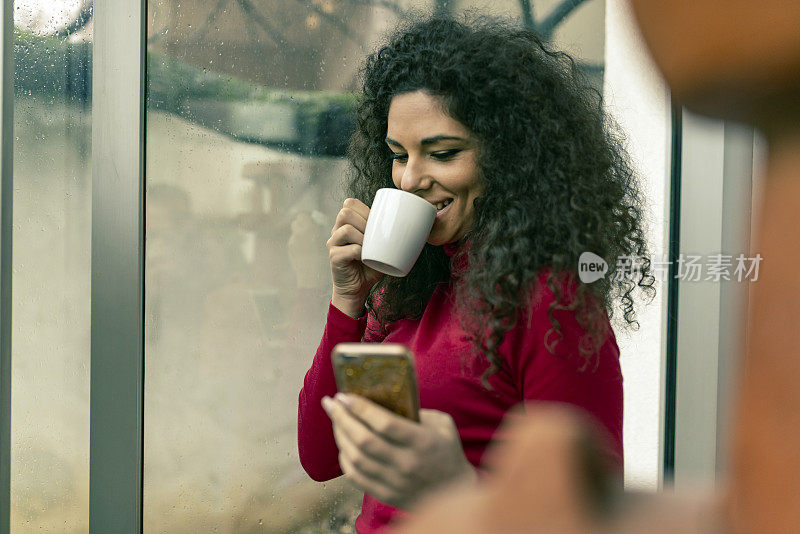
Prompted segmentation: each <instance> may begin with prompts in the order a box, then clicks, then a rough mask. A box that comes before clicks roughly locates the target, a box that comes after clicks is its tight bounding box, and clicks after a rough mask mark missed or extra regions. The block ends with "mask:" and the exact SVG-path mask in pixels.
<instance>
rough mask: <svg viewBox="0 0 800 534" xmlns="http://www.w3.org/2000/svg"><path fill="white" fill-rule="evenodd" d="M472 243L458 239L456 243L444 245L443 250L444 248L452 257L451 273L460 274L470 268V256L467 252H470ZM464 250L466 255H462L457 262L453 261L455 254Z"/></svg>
mask: <svg viewBox="0 0 800 534" xmlns="http://www.w3.org/2000/svg"><path fill="white" fill-rule="evenodd" d="M470 245H471V242H470V241H467V242H461V241H457V242H455V243H445V244H444V245H442V250H444V253H445V254H447V256H448V257H449V258H450V264H451V265H450V267H451V274H452V275H453V276H460V275H462V274H464V272H465V271H466V270H467V269H468V268H469V257H468V255H467V253H468V252H469V248H470ZM462 251H463V252H464V255H463V256H461V258H460V259H459V261H458V262H457V263H453V256H455V255H456V254H457V253H459V252H462Z"/></svg>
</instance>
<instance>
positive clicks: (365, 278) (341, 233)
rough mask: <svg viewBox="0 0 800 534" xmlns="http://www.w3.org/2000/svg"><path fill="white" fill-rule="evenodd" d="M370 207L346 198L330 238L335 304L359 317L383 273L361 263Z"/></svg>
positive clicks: (345, 311) (329, 252)
mask: <svg viewBox="0 0 800 534" xmlns="http://www.w3.org/2000/svg"><path fill="white" fill-rule="evenodd" d="M367 217H369V207H368V206H367V205H366V204H364V203H363V202H361V201H360V200H358V199H356V198H348V199H346V200H345V201H344V203H343V205H342V209H341V210H339V214H338V215H337V216H336V222H335V223H334V225H333V229H332V230H331V237H330V239H328V241H327V243H326V246H327V247H328V256H329V258H330V263H331V275H332V278H333V298H332V299H331V300H332V301H333V305H334V306H336V307H337V308H339V309H340V310H341V311H343V312H344V313H346V314H348V315H350V316H351V317H359V316H360V315H361V311H362V310H363V308H364V303H365V302H366V300H367V295H368V294H369V291H370V289H372V286H374V285H375V284H376V283H377V282H378V281H379V280H380V279H381V278H383V276H384V275H383V273H380V272H378V271H376V270H375V269H372V268H370V267H367V266H366V265H364V264H363V263H361V246H362V245H363V243H364V231H365V230H366V228H367Z"/></svg>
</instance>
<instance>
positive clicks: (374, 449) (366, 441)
mask: <svg viewBox="0 0 800 534" xmlns="http://www.w3.org/2000/svg"><path fill="white" fill-rule="evenodd" d="M322 403H323V404H322V405H323V408H325V412H326V413H327V414H328V417H330V418H331V421H332V422H333V426H334V428H335V429H337V431H338V432H339V433H340V435H341V434H344V435H346V436H347V438H348V439H349V440H350V442H352V443H353V445H354V446H355V447H356V448H357V449H358V450H359V451H361V452H362V453H364V454H366V455H368V456H370V457H371V458H372V459H374V460H375V461H377V462H382V463H391V462H392V461H394V458H395V456H396V454H395V450H394V449H395V445H394V444H392V443H390V442H388V441H386V439H384V438H383V437H382V436H380V435H378V434H376V433H375V432H374V431H373V430H372V429H371V428H369V427H368V426H366V425H365V424H364V423H363V422H361V421H360V420H359V419H357V418H356V417H355V416H354V415H353V414H352V413H350V412H349V411H348V410H347V409H346V408H345V407H344V406H343V405H342V404H341V403H340V402H338V401H337V400H335V399H331V398H329V397H326V398H324V399H323V401H322Z"/></svg>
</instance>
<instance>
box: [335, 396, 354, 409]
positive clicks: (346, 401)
mask: <svg viewBox="0 0 800 534" xmlns="http://www.w3.org/2000/svg"><path fill="white" fill-rule="evenodd" d="M336 400H338V401H339V402H341V403H342V404H344V405H345V406H347V407H348V408H349V407H350V406H352V405H353V401H352V400H350V397H349V396H348V395H346V394H344V393H337V394H336Z"/></svg>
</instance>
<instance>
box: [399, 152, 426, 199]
mask: <svg viewBox="0 0 800 534" xmlns="http://www.w3.org/2000/svg"><path fill="white" fill-rule="evenodd" d="M432 181H433V177H432V176H431V175H430V173H429V172H428V169H427V168H426V166H425V163H424V162H423V161H421V160H420V158H411V157H410V156H409V158H408V161H407V162H406V165H405V167H403V174H402V175H401V176H400V185H399V187H400V189H402V190H403V191H407V192H409V193H416V192H417V191H424V190H426V189H428V188H430V186H431V182H432Z"/></svg>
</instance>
